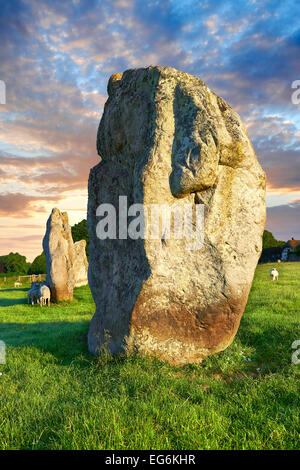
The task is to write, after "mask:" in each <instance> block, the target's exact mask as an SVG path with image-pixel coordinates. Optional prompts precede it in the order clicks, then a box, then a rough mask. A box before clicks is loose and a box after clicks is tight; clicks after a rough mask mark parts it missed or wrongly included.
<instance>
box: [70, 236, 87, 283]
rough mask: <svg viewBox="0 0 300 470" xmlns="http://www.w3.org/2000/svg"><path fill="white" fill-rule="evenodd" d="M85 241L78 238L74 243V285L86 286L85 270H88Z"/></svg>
mask: <svg viewBox="0 0 300 470" xmlns="http://www.w3.org/2000/svg"><path fill="white" fill-rule="evenodd" d="M85 247H86V241H85V240H80V241H79V242H75V243H74V250H75V259H74V265H73V268H74V275H75V285H74V287H80V286H86V285H87V283H88V279H87V272H88V266H89V264H88V261H87V257H86V251H85Z"/></svg>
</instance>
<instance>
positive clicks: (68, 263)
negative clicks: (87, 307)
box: [43, 208, 87, 302]
mask: <svg viewBox="0 0 300 470" xmlns="http://www.w3.org/2000/svg"><path fill="white" fill-rule="evenodd" d="M43 249H44V252H45V255H46V266H47V278H46V283H47V285H48V286H50V289H51V299H52V300H54V302H58V301H61V300H72V299H73V289H74V287H77V286H78V285H84V277H85V279H86V272H87V260H86V255H85V240H81V241H80V242H77V243H75V244H74V242H73V238H72V232H71V227H70V225H69V220H68V214H67V212H60V210H58V209H56V208H54V209H52V212H51V215H50V217H49V219H48V221H47V228H46V234H45V237H44V239H43ZM83 251H84V254H83ZM86 283H87V282H85V284H86Z"/></svg>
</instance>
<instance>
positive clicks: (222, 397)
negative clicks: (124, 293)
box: [0, 263, 300, 450]
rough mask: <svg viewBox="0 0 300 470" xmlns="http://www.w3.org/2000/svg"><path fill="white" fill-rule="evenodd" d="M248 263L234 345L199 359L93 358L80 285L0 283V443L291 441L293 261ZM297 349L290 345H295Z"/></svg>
mask: <svg viewBox="0 0 300 470" xmlns="http://www.w3.org/2000/svg"><path fill="white" fill-rule="evenodd" d="M270 267H271V265H268V264H265V265H260V266H258V268H257V271H256V275H255V279H254V283H253V287H252V290H251V294H250V297H249V301H248V305H247V308H246V311H245V314H244V316H243V319H242V322H241V326H240V329H239V332H238V334H237V336H236V339H235V340H234V342H233V344H232V345H231V346H230V347H229V348H228V349H227V350H226V351H224V352H222V353H220V354H217V355H215V356H214V357H212V358H209V359H208V360H206V361H205V362H203V363H202V364H201V365H197V366H196V365H188V366H184V367H171V366H169V365H168V364H163V363H160V362H158V361H157V360H149V359H146V358H138V357H134V356H132V357H129V358H124V357H120V358H112V357H109V356H104V357H102V358H100V359H99V358H98V359H97V358H93V357H91V356H90V355H89V354H88V353H87V338H86V337H87V331H88V327H89V322H90V319H91V317H92V315H93V312H94V303H93V300H92V297H91V294H90V291H89V289H88V287H81V288H79V289H76V290H75V300H74V302H72V303H64V304H61V305H56V306H55V305H53V306H51V307H50V308H47V307H44V308H41V307H39V306H38V305H36V306H28V305H27V304H25V298H26V289H25V288H23V287H25V286H22V288H19V289H15V288H14V287H13V283H11V285H10V284H9V282H8V283H6V285H5V287H4V286H3V284H2V286H1V290H0V340H3V341H5V343H6V344H7V349H6V364H3V365H1V364H0V371H1V372H2V375H1V376H0V449H160V450H161V449H299V447H300V419H299V405H300V383H299V378H300V365H295V364H293V363H292V361H291V356H292V352H293V350H292V348H291V345H292V343H293V341H295V340H298V339H299V340H300V263H285V264H281V265H278V266H277V268H278V270H279V281H278V282H271V281H270V280H269V270H270ZM299 357H300V354H299Z"/></svg>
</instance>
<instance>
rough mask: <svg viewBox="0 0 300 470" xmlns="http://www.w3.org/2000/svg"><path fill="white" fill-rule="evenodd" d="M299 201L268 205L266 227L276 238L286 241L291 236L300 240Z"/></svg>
mask: <svg viewBox="0 0 300 470" xmlns="http://www.w3.org/2000/svg"><path fill="white" fill-rule="evenodd" d="M299 220H300V201H298V202H295V203H294V204H286V205H281V206H275V207H269V208H268V209H267V224H266V229H267V230H270V232H272V233H273V235H274V236H275V237H276V238H277V239H278V240H284V241H287V240H289V239H291V238H292V237H293V238H295V240H300V224H299Z"/></svg>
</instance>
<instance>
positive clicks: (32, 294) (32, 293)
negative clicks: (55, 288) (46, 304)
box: [27, 282, 40, 305]
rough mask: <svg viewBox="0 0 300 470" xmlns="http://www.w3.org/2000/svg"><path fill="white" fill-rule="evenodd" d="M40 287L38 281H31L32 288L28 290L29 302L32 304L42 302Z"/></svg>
mask: <svg viewBox="0 0 300 470" xmlns="http://www.w3.org/2000/svg"><path fill="white" fill-rule="evenodd" d="M39 288H40V285H39V283H38V282H32V283H31V288H30V289H29V291H28V292H27V302H28V303H31V305H33V304H35V303H37V304H39V303H40V297H39Z"/></svg>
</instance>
